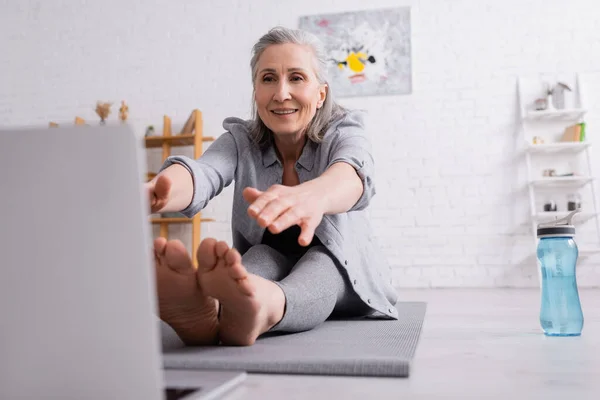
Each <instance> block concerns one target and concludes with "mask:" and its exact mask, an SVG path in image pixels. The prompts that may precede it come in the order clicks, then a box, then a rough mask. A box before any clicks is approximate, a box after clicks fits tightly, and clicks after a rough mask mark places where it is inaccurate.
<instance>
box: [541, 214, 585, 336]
mask: <svg viewBox="0 0 600 400" xmlns="http://www.w3.org/2000/svg"><path fill="white" fill-rule="evenodd" d="M578 212H580V210H575V211H573V212H571V213H569V215H567V216H566V217H564V218H561V219H557V220H555V221H552V222H548V223H543V224H539V225H538V229H537V237H538V238H539V243H538V247H537V258H538V261H539V263H540V268H541V279H542V282H541V283H542V299H541V300H542V302H541V310H540V324H541V325H542V329H543V331H544V334H545V335H547V336H579V335H581V330H582V329H583V312H582V310H581V302H580V300H579V291H578V290H577V279H576V273H575V267H576V264H577V257H578V256H579V251H578V249H577V244H576V243H575V240H574V237H575V227H574V226H573V224H572V223H571V220H572V219H573V216H574V215H575V214H576V213H578Z"/></svg>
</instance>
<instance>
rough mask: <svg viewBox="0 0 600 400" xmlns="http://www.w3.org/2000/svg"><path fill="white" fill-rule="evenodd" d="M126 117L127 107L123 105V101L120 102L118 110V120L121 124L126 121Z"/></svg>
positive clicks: (127, 114) (127, 115)
mask: <svg viewBox="0 0 600 400" xmlns="http://www.w3.org/2000/svg"><path fill="white" fill-rule="evenodd" d="M127 117H129V106H128V105H127V104H125V100H121V108H119V119H120V120H121V122H122V123H125V121H127Z"/></svg>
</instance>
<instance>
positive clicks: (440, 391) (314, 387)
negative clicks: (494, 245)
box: [225, 289, 600, 400]
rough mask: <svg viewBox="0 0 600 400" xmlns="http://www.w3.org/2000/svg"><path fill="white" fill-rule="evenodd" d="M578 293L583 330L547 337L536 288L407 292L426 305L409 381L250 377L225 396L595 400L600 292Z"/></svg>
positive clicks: (599, 392)
mask: <svg viewBox="0 0 600 400" xmlns="http://www.w3.org/2000/svg"><path fill="white" fill-rule="evenodd" d="M580 295H581V302H582V307H583V310H584V318H585V323H584V329H583V334H582V335H581V336H580V337H572V338H550V337H546V336H544V335H543V334H542V333H541V330H540V327H539V320H538V312H539V291H538V290H533V289H529V290H527V289H476V290H468V289H457V290H450V289H443V290H406V291H402V292H401V299H402V300H405V301H410V300H421V301H427V302H428V309H427V315H426V317H425V323H424V326H423V331H422V335H421V340H420V342H419V346H418V348H417V352H416V354H415V358H414V362H413V365H412V371H411V375H410V377H409V378H402V379H397V378H393V379H392V378H359V377H320V376H288V375H255V374H251V375H249V376H248V377H247V379H246V382H245V383H243V384H242V385H241V386H240V387H238V388H236V389H235V390H233V391H232V392H230V393H229V394H228V395H227V396H226V397H225V399H227V400H231V399H236V400H237V399H250V400H251V399H286V400H289V399H310V400H315V399H329V400H332V399H334V400H337V399H344V400H347V399H372V400H375V399H377V400H380V399H399V398H410V399H432V398H457V399H465V398H485V399H506V398H507V397H508V396H510V397H512V398H514V399H554V398H561V399H564V398H567V397H570V398H573V399H578V400H582V399H592V398H593V399H598V398H600V290H594V289H587V290H582V291H581V292H580Z"/></svg>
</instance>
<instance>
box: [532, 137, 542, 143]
mask: <svg viewBox="0 0 600 400" xmlns="http://www.w3.org/2000/svg"><path fill="white" fill-rule="evenodd" d="M533 144H544V139H543V138H541V137H540V136H534V137H533Z"/></svg>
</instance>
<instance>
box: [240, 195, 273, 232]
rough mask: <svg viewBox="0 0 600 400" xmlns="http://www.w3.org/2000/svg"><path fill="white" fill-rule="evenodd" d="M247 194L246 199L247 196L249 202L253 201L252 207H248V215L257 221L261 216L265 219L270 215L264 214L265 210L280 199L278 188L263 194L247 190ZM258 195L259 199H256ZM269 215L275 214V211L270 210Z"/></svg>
mask: <svg viewBox="0 0 600 400" xmlns="http://www.w3.org/2000/svg"><path fill="white" fill-rule="evenodd" d="M245 193H246V195H245V196H244V197H246V196H247V199H249V200H252V199H253V200H252V202H251V203H250V206H249V207H248V215H250V216H251V217H253V218H257V219H258V217H260V216H262V217H264V216H268V215H270V214H263V213H264V212H265V209H266V208H267V207H268V206H269V205H270V203H271V202H273V201H274V200H277V199H278V198H279V191H278V189H277V188H272V189H269V190H267V191H266V192H261V191H260V190H257V189H254V188H246V190H245ZM256 194H259V195H258V197H255V195H256ZM269 213H273V210H270V211H269ZM280 213H281V211H280ZM277 215H279V214H277ZM277 215H276V216H277ZM267 225H268V224H267ZM267 225H264V226H267ZM264 226H263V227H264Z"/></svg>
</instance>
